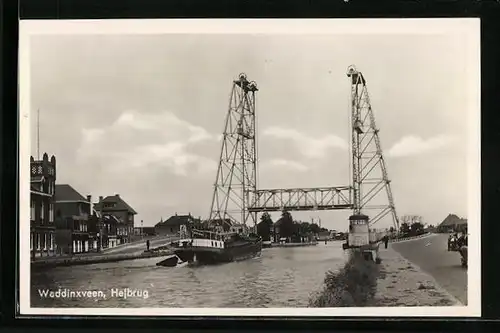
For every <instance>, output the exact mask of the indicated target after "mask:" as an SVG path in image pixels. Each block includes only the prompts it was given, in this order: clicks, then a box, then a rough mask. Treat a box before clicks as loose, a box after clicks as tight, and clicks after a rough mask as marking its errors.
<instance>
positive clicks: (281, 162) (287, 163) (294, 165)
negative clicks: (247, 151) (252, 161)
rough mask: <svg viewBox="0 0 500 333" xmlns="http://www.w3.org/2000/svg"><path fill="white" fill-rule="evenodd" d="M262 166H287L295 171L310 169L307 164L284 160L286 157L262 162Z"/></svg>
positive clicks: (266, 167)
mask: <svg viewBox="0 0 500 333" xmlns="http://www.w3.org/2000/svg"><path fill="white" fill-rule="evenodd" d="M261 167H263V168H265V169H268V168H286V169H289V170H293V171H299V172H305V171H307V170H309V168H308V167H307V166H305V165H304V164H302V163H299V162H295V161H290V160H284V159H274V160H270V161H267V162H264V163H262V165H261Z"/></svg>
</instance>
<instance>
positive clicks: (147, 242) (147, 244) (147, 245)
mask: <svg viewBox="0 0 500 333" xmlns="http://www.w3.org/2000/svg"><path fill="white" fill-rule="evenodd" d="M146 248H147V249H148V251H149V239H148V240H147V241H146Z"/></svg>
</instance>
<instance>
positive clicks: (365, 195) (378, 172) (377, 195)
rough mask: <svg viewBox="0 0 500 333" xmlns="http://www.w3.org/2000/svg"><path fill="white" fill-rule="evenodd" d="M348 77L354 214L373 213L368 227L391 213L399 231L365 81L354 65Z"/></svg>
mask: <svg viewBox="0 0 500 333" xmlns="http://www.w3.org/2000/svg"><path fill="white" fill-rule="evenodd" d="M347 76H348V77H349V78H350V80H351V114H350V124H351V126H352V142H351V157H352V187H353V206H354V207H353V208H354V214H361V213H362V211H365V210H371V211H372V212H373V213H372V214H371V216H370V218H371V225H373V224H375V223H377V222H378V221H380V220H382V219H383V218H384V217H386V216H387V215H388V214H391V215H392V223H393V226H394V227H395V228H396V230H399V219H398V216H397V214H396V208H395V206H394V199H393V196H392V190H391V184H390V180H389V177H388V175H387V168H386V164H385V160H384V156H383V154H382V148H381V146H380V138H379V135H378V133H379V129H378V128H377V126H376V124H375V115H374V113H373V110H372V107H371V104H370V98H369V95H368V89H367V86H366V80H365V78H364V76H363V74H362V73H361V72H358V71H357V70H356V68H355V67H354V66H349V68H348V69H347ZM384 190H385V191H384ZM384 192H385V194H386V195H384V194H383V193H384Z"/></svg>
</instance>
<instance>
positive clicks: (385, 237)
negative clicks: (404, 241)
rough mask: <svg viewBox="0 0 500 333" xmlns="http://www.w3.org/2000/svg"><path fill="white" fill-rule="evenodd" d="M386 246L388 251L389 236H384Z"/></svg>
mask: <svg viewBox="0 0 500 333" xmlns="http://www.w3.org/2000/svg"><path fill="white" fill-rule="evenodd" d="M384 245H385V248H386V249H387V246H389V237H387V235H385V236H384Z"/></svg>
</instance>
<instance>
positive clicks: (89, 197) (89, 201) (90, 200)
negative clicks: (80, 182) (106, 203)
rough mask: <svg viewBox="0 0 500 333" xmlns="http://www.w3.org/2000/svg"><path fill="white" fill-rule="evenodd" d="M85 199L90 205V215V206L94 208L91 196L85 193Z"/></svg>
mask: <svg viewBox="0 0 500 333" xmlns="http://www.w3.org/2000/svg"><path fill="white" fill-rule="evenodd" d="M87 201H88V203H89V206H90V215H92V210H93V209H92V208H94V205H93V204H92V196H91V195H87Z"/></svg>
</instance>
